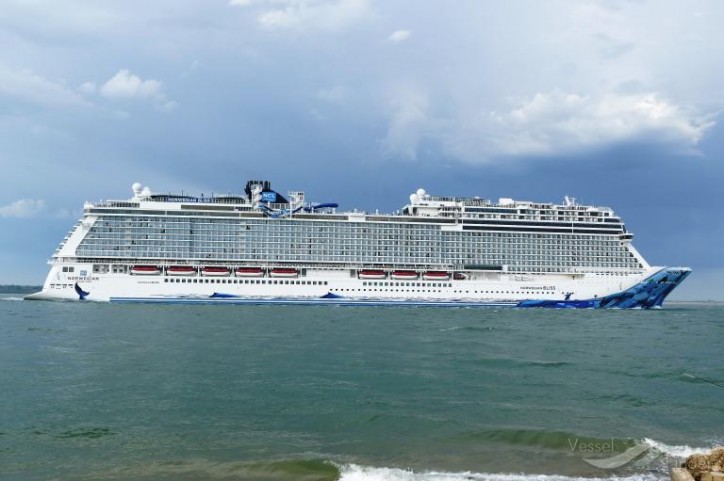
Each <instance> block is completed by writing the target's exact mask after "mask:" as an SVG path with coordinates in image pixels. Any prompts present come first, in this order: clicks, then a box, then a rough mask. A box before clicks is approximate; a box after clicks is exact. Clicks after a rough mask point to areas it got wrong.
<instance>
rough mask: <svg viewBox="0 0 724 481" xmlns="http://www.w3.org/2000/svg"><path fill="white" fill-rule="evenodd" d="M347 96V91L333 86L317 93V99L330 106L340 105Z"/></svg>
mask: <svg viewBox="0 0 724 481" xmlns="http://www.w3.org/2000/svg"><path fill="white" fill-rule="evenodd" d="M348 95H349V92H348V91H347V89H346V88H345V87H343V86H341V85H335V86H334V87H330V88H327V89H320V90H318V91H317V98H318V99H320V100H324V101H325V102H329V103H332V104H338V105H339V104H342V103H344V101H345V99H346V98H347V96H348Z"/></svg>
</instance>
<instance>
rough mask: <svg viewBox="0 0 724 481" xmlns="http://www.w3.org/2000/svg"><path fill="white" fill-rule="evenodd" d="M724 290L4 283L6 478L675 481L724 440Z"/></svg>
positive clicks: (0, 391) (0, 407) (0, 354)
mask: <svg viewBox="0 0 724 481" xmlns="http://www.w3.org/2000/svg"><path fill="white" fill-rule="evenodd" d="M723 341H724V305H722V304H716V303H679V304H677V303H667V304H666V305H665V307H664V309H661V310H648V311H643V310H545V309H528V310H526V309H520V310H519V309H496V308H458V309H455V308H452V309H451V308H424V307H418V308H410V307H406V308H394V307H387V308H385V307H383V308H380V307H369V308H367V307H328V306H327V307H325V306H318V307H315V306H301V307H300V306H296V307H284V306H214V305H201V306H191V305H181V306H179V305H143V304H137V305H114V304H105V303H89V302H42V301H35V302H32V301H23V300H22V298H21V297H19V296H18V295H17V294H6V295H0V479H2V480H182V481H183V480H265V481H274V480H302V481H312V480H330V481H331V480H343V481H367V480H380V481H417V480H420V481H423V480H424V481H458V480H473V481H478V480H481V481H482V480H485V481H586V480H615V481H658V480H664V479H667V478H668V472H669V469H670V468H671V467H673V466H678V465H679V464H681V463H682V462H683V460H684V459H685V457H686V456H687V455H689V454H693V453H698V452H705V451H707V450H708V449H709V448H711V447H713V446H717V445H721V444H723V443H724V363H723V362H722V360H724V354H723V353H724V350H723V345H724V344H723Z"/></svg>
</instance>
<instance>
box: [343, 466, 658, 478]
mask: <svg viewBox="0 0 724 481" xmlns="http://www.w3.org/2000/svg"><path fill="white" fill-rule="evenodd" d="M667 477H668V476H666V475H664V474H656V473H641V474H634V475H630V476H607V477H597V478H589V477H576V476H563V475H558V474H509V473H476V472H472V471H460V472H445V471H413V470H409V469H400V468H376V467H370V466H359V465H357V464H345V465H342V466H340V477H339V481H663V480H665V479H667Z"/></svg>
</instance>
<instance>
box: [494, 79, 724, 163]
mask: <svg viewBox="0 0 724 481" xmlns="http://www.w3.org/2000/svg"><path fill="white" fill-rule="evenodd" d="M490 119H491V122H490V123H489V124H488V125H487V126H486V127H483V129H482V132H485V131H486V130H487V133H488V134H489V136H488V138H489V139H490V147H491V148H492V149H493V150H494V151H496V152H498V153H502V154H508V155H538V154H557V153H564V152H569V151H575V150H579V149H586V148H595V147H600V146H603V145H612V144H619V143H622V142H630V141H637V140H646V141H648V142H654V143H663V144H674V145H678V146H680V147H681V148H684V149H686V148H690V147H693V146H695V145H696V144H698V143H699V141H700V140H701V139H702V137H703V136H704V134H705V133H706V131H707V130H708V129H709V128H711V127H712V126H713V125H714V122H713V121H712V120H711V119H707V118H706V117H703V116H697V115H696V114H693V113H692V112H687V111H685V110H684V109H682V108H680V107H679V106H677V105H675V104H673V103H672V102H670V101H668V100H666V99H663V98H661V97H659V96H658V95H656V94H654V93H645V94H628V95H624V94H617V93H608V94H605V95H602V96H581V95H577V94H571V93H564V92H560V91H555V92H550V93H537V94H536V95H535V96H533V98H531V99H529V100H526V101H523V102H521V103H520V104H519V105H518V106H516V107H515V108H513V109H512V110H510V111H508V112H505V113H502V114H498V113H496V112H491V113H490Z"/></svg>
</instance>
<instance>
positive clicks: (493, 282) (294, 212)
mask: <svg viewBox="0 0 724 481" xmlns="http://www.w3.org/2000/svg"><path fill="white" fill-rule="evenodd" d="M337 208H338V205H337V204H336V203H326V204H318V203H310V202H306V201H305V196H304V193H303V192H289V193H288V195H287V196H286V197H285V196H283V195H281V194H279V193H278V192H276V191H274V190H272V188H271V184H270V183H269V182H268V181H250V182H248V183H247V185H246V188H245V191H244V194H243V195H238V196H232V195H228V196H212V197H203V196H202V197H191V196H184V195H172V194H154V193H152V192H151V191H150V189H148V188H144V187H143V186H142V185H141V184H138V183H136V184H134V185H133V197H132V198H131V199H129V200H123V201H107V202H99V203H86V204H85V206H84V213H83V217H82V218H81V219H80V221H79V222H78V223H77V224H76V225H75V226H74V227H73V229H72V230H71V231H70V233H69V234H68V235H67V236H66V237H65V239H63V241H62V242H61V244H60V246H59V247H58V249H57V250H56V252H55V254H54V255H53V256H52V258H51V260H50V261H49V263H50V265H51V268H50V272H49V274H48V277H47V279H46V281H45V284H44V285H43V289H42V291H41V292H38V293H35V294H32V295H30V296H28V297H26V299H49V300H50V299H52V300H88V301H110V302H175V303H200V302H201V303H223V304H228V303H238V304H245V303H246V304H332V305H426V306H510V307H553V308H656V307H660V306H661V305H662V303H663V301H664V299H665V298H666V297H667V296H668V295H669V294H670V293H671V291H672V290H673V289H674V288H675V287H676V286H677V285H678V284H679V283H681V282H682V281H683V280H684V278H686V276H687V275H689V273H690V272H691V269H689V268H686V267H652V266H650V265H649V264H648V263H647V262H646V260H645V259H644V258H643V257H642V256H641V254H639V252H638V251H637V250H636V249H635V248H634V246H633V245H632V239H633V235H632V234H631V233H629V232H628V231H627V230H626V227H625V225H624V222H623V221H622V220H621V218H620V217H618V216H616V215H615V213H614V212H613V211H612V210H611V209H610V208H608V207H595V206H587V205H580V204H578V203H576V202H575V200H574V199H571V198H568V197H566V199H565V202H564V203H563V204H561V205H557V204H551V203H539V202H528V201H516V200H513V199H508V198H502V199H500V200H499V201H498V202H491V201H489V200H484V199H480V198H477V197H475V198H457V197H437V196H431V195H429V194H427V193H426V192H425V191H424V190H423V189H419V190H418V191H417V192H415V193H413V194H412V195H410V198H409V203H408V204H407V205H405V206H404V207H403V208H402V209H401V211H399V212H398V213H395V214H378V213H375V214H368V213H364V212H357V211H352V212H338V211H337Z"/></svg>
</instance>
